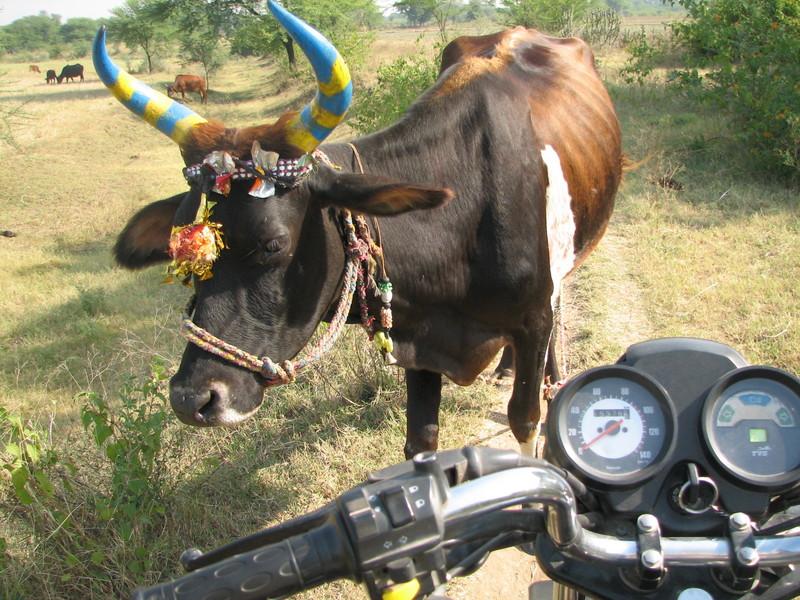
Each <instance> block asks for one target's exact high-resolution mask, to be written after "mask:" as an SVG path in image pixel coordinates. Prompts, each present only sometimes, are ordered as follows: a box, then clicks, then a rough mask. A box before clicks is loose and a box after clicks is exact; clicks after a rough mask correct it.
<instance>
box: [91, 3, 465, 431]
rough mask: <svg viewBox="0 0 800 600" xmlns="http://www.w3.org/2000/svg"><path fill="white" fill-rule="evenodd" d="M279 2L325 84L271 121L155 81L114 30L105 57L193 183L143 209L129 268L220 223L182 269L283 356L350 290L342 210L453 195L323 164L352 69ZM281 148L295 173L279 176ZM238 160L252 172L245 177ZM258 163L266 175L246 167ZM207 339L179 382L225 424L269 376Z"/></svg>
mask: <svg viewBox="0 0 800 600" xmlns="http://www.w3.org/2000/svg"><path fill="white" fill-rule="evenodd" d="M269 6H270V10H271V11H272V12H273V14H274V15H275V16H276V18H277V19H278V20H279V21H280V22H281V24H282V25H283V26H284V27H285V28H286V29H287V31H288V32H289V33H290V35H291V36H292V37H293V38H294V40H295V41H296V42H297V43H298V45H299V46H300V47H301V48H302V49H303V51H304V53H305V54H306V56H307V57H308V58H309V60H310V62H311V64H312V66H313V68H314V71H315V74H316V77H317V87H318V90H317V94H316V96H315V97H314V99H313V100H312V102H311V103H310V104H309V105H308V106H307V107H306V108H305V109H304V110H302V111H299V112H289V113H287V114H284V115H283V116H281V117H280V118H279V119H278V120H277V122H275V123H273V124H271V125H262V126H254V127H246V128H235V129H229V128H226V127H225V126H224V125H223V124H221V123H219V122H214V121H209V120H206V119H205V118H203V117H201V116H200V115H198V114H197V113H195V112H194V111H192V110H191V109H189V108H187V107H186V106H184V105H182V104H180V103H178V102H176V101H174V100H172V99H170V98H168V97H167V96H164V95H163V94H161V93H159V92H156V91H155V90H153V89H152V88H150V87H149V86H147V85H145V84H143V83H142V82H140V81H137V80H135V79H134V78H133V77H131V76H130V75H129V74H128V73H126V72H124V71H123V70H122V69H120V68H119V67H118V66H117V65H116V64H115V63H114V62H113V61H112V60H111V59H110V58H109V56H108V54H107V52H106V49H105V31H104V30H103V29H101V30H100V31H99V32H98V35H97V38H96V39H95V44H94V63H95V68H96V70H97V73H98V74H99V75H100V78H101V79H102V81H103V82H104V83H105V85H106V86H107V87H108V88H109V90H110V91H111V92H112V94H113V95H114V96H115V97H116V98H117V99H118V100H119V101H120V102H121V103H122V104H123V105H125V106H126V107H127V108H128V109H130V110H131V111H132V112H134V113H135V114H137V115H138V116H140V117H142V118H143V119H144V120H146V121H147V122H148V123H150V124H151V125H153V126H155V127H156V128H157V129H158V130H159V131H161V132H162V133H164V134H166V135H168V136H169V137H171V138H172V139H173V140H174V141H175V142H176V143H177V144H178V146H179V148H180V151H181V153H182V155H183V159H184V161H185V163H186V165H187V169H185V170H184V173H185V175H186V176H187V180H188V182H189V184H190V190H189V191H188V192H187V193H185V194H179V195H177V196H173V197H172V198H167V199H165V200H161V201H158V202H155V203H153V204H150V205H149V206H146V207H144V208H143V209H142V210H140V211H139V212H138V213H137V214H136V215H135V216H134V217H132V218H131V220H130V221H129V223H128V224H127V226H126V227H125V229H124V230H123V232H122V233H121V234H120V236H119V239H118V241H117V244H116V246H115V257H116V259H117V261H118V262H119V263H120V264H121V265H122V266H123V267H126V268H129V269H139V268H143V267H146V266H149V265H152V264H156V263H162V262H167V261H169V260H170V255H168V251H169V249H170V246H171V242H172V245H173V246H174V245H175V242H176V237H175V236H176V235H180V233H179V232H185V231H187V229H185V226H187V225H191V224H193V223H195V222H198V223H200V222H202V223H203V224H205V225H208V226H209V227H210V230H211V231H213V232H214V233H215V234H216V233H221V243H219V244H214V243H213V242H214V241H213V240H210V244H211V246H212V247H213V246H216V247H215V248H213V251H212V252H210V254H209V257H208V261H207V264H204V266H203V267H198V266H197V265H196V264H194V263H191V261H190V264H189V265H188V268H183V267H186V265H183V267H182V266H181V265H180V264H178V265H176V261H173V267H174V268H175V270H176V271H178V272H180V274H181V275H183V276H188V277H191V278H192V279H193V283H194V287H195V288H196V289H195V291H196V304H195V306H194V317H193V318H194V323H196V324H197V325H198V326H199V327H202V328H203V329H204V330H206V331H207V332H210V333H211V334H213V335H214V336H216V337H217V338H219V339H221V340H224V341H225V342H227V343H229V344H231V345H233V346H236V347H237V348H240V349H242V350H244V351H246V352H247V353H249V354H252V355H254V356H259V357H260V356H268V357H270V358H271V360H273V361H276V362H280V361H284V360H287V359H291V358H293V357H294V356H295V355H296V354H297V353H298V352H299V351H300V350H301V349H302V348H303V346H304V345H305V344H306V342H307V341H308V340H309V338H310V337H311V336H312V334H313V332H314V330H315V328H316V326H317V325H318V323H319V322H320V321H321V320H322V319H323V318H324V317H325V315H326V314H327V313H328V312H329V310H330V308H331V307H332V306H333V305H334V304H335V303H336V300H337V298H338V294H339V289H340V288H341V287H342V273H343V269H344V264H345V255H344V250H343V247H342V240H341V237H340V230H339V226H338V219H337V213H338V209H342V208H344V209H348V210H352V211H355V212H358V213H366V214H375V215H393V214H398V213H401V212H405V211H408V210H413V209H416V208H429V207H433V206H436V205H438V204H440V203H441V202H443V201H445V200H447V199H449V198H450V197H451V195H452V194H451V192H449V190H442V189H437V188H426V187H420V186H414V185H408V184H405V183H403V182H399V181H394V180H389V179H387V178H378V177H375V176H369V175H363V174H354V173H344V172H341V171H337V170H335V169H333V168H331V167H329V166H326V165H324V164H319V165H316V166H315V167H314V169H313V172H311V170H310V169H309V168H308V166H309V164H312V163H314V164H315V163H316V161H314V160H312V159H310V158H309V157H310V156H311V154H312V153H314V152H315V150H316V149H317V147H318V146H319V144H320V143H321V142H322V140H324V139H325V138H326V137H327V135H328V134H329V133H330V132H331V131H332V129H333V128H334V127H335V126H336V125H337V124H338V123H339V122H340V121H341V120H342V118H343V117H344V114H345V112H346V110H347V108H348V106H349V103H350V97H351V89H352V88H351V83H350V76H349V73H348V70H347V67H346V65H345V64H344V62H343V61H342V59H341V57H340V56H339V53H338V52H337V51H336V49H335V48H334V47H333V46H332V45H331V44H330V42H328V41H327V40H326V39H325V38H324V37H323V36H322V35H321V34H319V32H317V31H315V30H314V29H312V28H311V27H309V26H308V25H307V24H306V23H304V22H303V21H301V20H299V19H297V18H296V17H295V16H294V15H292V14H291V13H289V12H287V11H285V10H284V9H282V8H281V7H280V6H278V5H277V4H275V3H274V2H272V0H271V1H270V3H269ZM278 158H279V159H280V161H283V162H284V163H285V164H287V165H288V166H289V167H290V168H293V169H295V173H294V174H292V175H290V176H289V177H285V176H284V175H283V174H281V173H280V172H279V169H280V165H279V164H276V162H277V159H278ZM240 169H243V170H244V176H243V177H241V178H240V179H238V178H237V177H236V175H235V172H236V171H239V170H240ZM231 171H234V174H233V177H227V176H228V175H231ZM254 171H258V172H260V175H258V176H256V177H255V178H253V177H248V174H252V173H253V172H254ZM241 174H242V173H241V172H240V175H241ZM228 186H229V187H230V189H227V188H228ZM209 209H210V214H208V210H209ZM204 212H205V214H204ZM176 232H177V233H176ZM172 257H173V258H175V256H174V248H173V255H172ZM201 263H202V261H201ZM201 345H202V344H201ZM201 345H196V344H193V343H190V344H188V345H187V347H186V350H185V352H184V355H183V358H182V361H181V365H180V368H179V370H178V372H177V373H176V374H175V376H174V377H173V378H172V380H171V382H170V399H171V402H172V406H173V408H174V410H175V412H176V413H177V415H178V416H179V418H180V419H181V420H182V421H184V422H185V423H188V424H191V425H224V424H229V423H234V422H236V421H239V420H241V419H243V418H245V417H247V416H248V415H250V414H251V413H253V412H254V411H255V410H256V409H257V408H258V407H259V406H260V404H261V402H262V400H263V395H264V394H263V392H264V388H265V386H266V385H267V383H268V380H267V379H265V377H264V376H263V375H261V374H258V373H256V372H253V371H251V370H248V369H245V368H242V367H241V366H238V365H237V364H235V363H233V362H230V361H228V360H225V359H224V358H221V357H220V356H218V355H217V354H213V353H210V352H208V351H207V349H203V348H202V347H201Z"/></svg>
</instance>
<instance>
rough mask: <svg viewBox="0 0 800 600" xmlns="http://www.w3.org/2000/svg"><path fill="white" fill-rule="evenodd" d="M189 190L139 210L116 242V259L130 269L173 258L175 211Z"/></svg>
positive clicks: (141, 267)
mask: <svg viewBox="0 0 800 600" xmlns="http://www.w3.org/2000/svg"><path fill="white" fill-rule="evenodd" d="M185 196H186V194H185V193H183V194H178V195H177V196H172V197H171V198H167V199H165V200H159V201H157V202H153V203H152V204H149V205H148V206H145V207H144V208H143V209H142V210H140V211H139V212H137V213H136V214H135V215H133V217H131V220H130V221H128V224H127V225H126V226H125V229H123V230H122V233H120V234H119V237H118V238H117V243H116V244H115V245H114V258H115V259H116V260H117V262H118V263H119V264H120V266H122V267H125V268H126V269H143V268H144V267H149V266H150V265H155V264H158V263H162V262H166V261H167V260H169V256H168V255H167V248H168V246H169V236H170V233H171V232H172V222H173V221H174V219H175V211H177V210H178V207H179V206H180V205H181V202H182V201H183V199H184V197H185Z"/></svg>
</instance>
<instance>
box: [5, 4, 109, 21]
mask: <svg viewBox="0 0 800 600" xmlns="http://www.w3.org/2000/svg"><path fill="white" fill-rule="evenodd" d="M123 4H124V0H0V25H8V24H9V23H11V22H12V21H16V20H17V19H20V18H22V17H29V16H36V15H38V14H39V13H40V12H42V11H45V12H46V13H48V14H51V15H53V14H55V15H61V21H62V23H63V22H65V21H66V20H67V19H72V18H73V17H89V18H90V19H100V18H103V17H110V16H111V13H110V12H109V11H110V10H111V9H112V8H114V7H117V6H122V5H123Z"/></svg>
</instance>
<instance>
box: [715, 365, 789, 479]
mask: <svg viewBox="0 0 800 600" xmlns="http://www.w3.org/2000/svg"><path fill="white" fill-rule="evenodd" d="M703 433H704V435H705V438H706V442H707V444H708V447H709V449H710V450H711V453H712V455H713V456H714V458H715V459H716V461H717V462H718V463H719V464H720V465H721V466H722V467H723V468H724V469H725V470H726V471H727V472H728V473H729V474H730V475H733V477H734V478H736V479H738V480H741V481H744V482H745V483H748V484H750V485H751V486H753V487H757V488H765V489H776V488H779V487H781V486H785V485H789V484H791V483H793V482H795V481H797V479H798V477H799V476H800V380H798V379H797V378H796V377H794V376H793V375H790V374H789V373H787V372H785V371H781V370H779V369H774V368H771V367H744V368H741V369H737V370H735V371H732V372H730V373H729V374H727V375H725V376H724V377H722V378H721V379H720V380H719V381H718V382H717V383H716V384H715V385H714V387H713V388H711V391H710V392H709V394H708V397H707V398H706V402H705V405H704V407H703Z"/></svg>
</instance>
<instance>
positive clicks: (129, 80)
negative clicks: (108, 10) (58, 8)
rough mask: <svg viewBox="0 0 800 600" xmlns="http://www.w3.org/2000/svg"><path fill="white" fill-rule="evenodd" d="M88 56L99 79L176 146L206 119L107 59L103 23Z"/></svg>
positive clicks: (116, 96)
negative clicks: (175, 143) (90, 57)
mask: <svg viewBox="0 0 800 600" xmlns="http://www.w3.org/2000/svg"><path fill="white" fill-rule="evenodd" d="M92 60H93V61H94V69H95V71H97V74H98V75H99V76H100V80H101V81H102V82H103V83H104V84H105V85H106V87H107V88H108V89H109V90H110V91H111V93H112V94H114V97H115V98H116V99H117V100H119V101H120V102H121V103H122V104H123V105H124V106H126V107H127V108H128V110H130V111H131V112H132V113H133V114H135V115H138V116H140V117H141V118H142V119H144V120H145V121H147V122H148V123H150V125H152V126H153V127H155V128H156V129H158V130H159V131H160V132H161V133H163V134H166V135H168V136H169V137H171V138H172V139H173V140H174V141H175V142H177V143H178V145H179V146H182V145H183V144H184V143H185V142H186V141H187V140H188V137H189V134H190V132H191V130H192V128H193V127H194V126H195V125H197V124H198V123H205V122H206V119H204V118H203V117H201V116H200V115H198V114H197V113H196V112H194V111H193V110H192V109H190V108H188V107H186V106H184V105H183V104H181V103H180V102H176V101H175V100H173V99H172V98H169V97H168V96H165V95H164V94H162V93H161V92H157V91H155V90H154V89H153V88H151V87H150V86H149V85H147V84H145V83H142V82H141V81H139V80H137V79H135V78H134V77H132V76H131V75H129V74H128V73H126V72H125V71H123V70H122V69H121V68H120V67H119V66H118V65H117V64H116V63H115V62H114V61H113V60H111V57H109V56H108V52H107V50H106V28H105V25H103V26H102V27H100V30H99V31H98V32H97V35H96V36H95V38H94V46H93V48H92Z"/></svg>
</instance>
